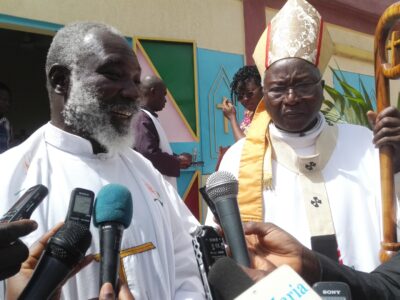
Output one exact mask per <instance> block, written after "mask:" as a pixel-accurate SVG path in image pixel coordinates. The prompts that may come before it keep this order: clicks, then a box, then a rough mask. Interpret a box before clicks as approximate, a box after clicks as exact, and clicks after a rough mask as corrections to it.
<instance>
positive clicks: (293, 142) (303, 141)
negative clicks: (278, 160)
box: [269, 113, 326, 149]
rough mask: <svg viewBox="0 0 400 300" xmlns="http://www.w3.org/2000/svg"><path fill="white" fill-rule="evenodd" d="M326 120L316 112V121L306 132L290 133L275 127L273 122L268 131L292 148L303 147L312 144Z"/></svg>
mask: <svg viewBox="0 0 400 300" xmlns="http://www.w3.org/2000/svg"><path fill="white" fill-rule="evenodd" d="M325 125H326V122H325V118H324V116H323V114H322V113H319V114H318V121H317V123H316V124H315V126H314V127H313V128H311V129H310V130H308V131H306V132H302V133H301V134H299V133H291V132H287V131H284V130H281V129H279V128H277V127H276V126H275V125H274V124H273V123H271V124H270V125H269V132H270V134H271V135H272V136H274V137H275V138H278V139H281V140H283V141H284V142H286V143H287V144H289V145H290V146H291V147H292V148H295V149H296V148H305V147H309V146H311V145H313V144H314V143H315V141H316V140H317V137H318V136H319V135H320V134H321V132H322V130H323V128H324V127H325Z"/></svg>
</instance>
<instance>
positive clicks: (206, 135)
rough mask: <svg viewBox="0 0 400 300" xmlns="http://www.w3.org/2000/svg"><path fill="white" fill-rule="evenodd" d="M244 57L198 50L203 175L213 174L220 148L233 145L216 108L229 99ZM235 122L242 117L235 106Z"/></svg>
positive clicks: (241, 110) (239, 106)
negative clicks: (224, 98)
mask: <svg viewBox="0 0 400 300" xmlns="http://www.w3.org/2000/svg"><path fill="white" fill-rule="evenodd" d="M243 62H244V58H243V55H237V54H230V53H226V52H219V51H213V50H208V49H202V48H198V49H197V64H198V68H197V70H198V93H199V94H198V95H199V112H200V139H201V140H200V147H201V156H202V160H203V161H204V167H203V174H210V173H212V172H214V171H215V165H216V163H217V158H218V149H219V146H229V145H232V144H233V143H234V138H233V135H232V129H231V128H230V125H229V132H228V133H225V132H224V126H223V124H224V116H223V113H222V110H221V109H217V105H218V104H220V103H221V102H222V98H223V97H224V96H225V97H227V98H230V88H229V85H230V82H231V80H232V77H233V75H234V74H235V73H236V71H237V70H238V69H239V68H240V67H242V66H243ZM237 111H238V119H239V120H241V119H242V116H243V107H242V106H241V105H240V104H239V105H238V106H237Z"/></svg>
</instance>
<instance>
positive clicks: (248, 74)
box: [222, 66, 263, 141]
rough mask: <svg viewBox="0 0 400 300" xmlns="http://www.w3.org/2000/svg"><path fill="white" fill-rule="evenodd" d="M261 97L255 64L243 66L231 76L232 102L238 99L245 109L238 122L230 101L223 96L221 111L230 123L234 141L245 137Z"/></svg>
mask: <svg viewBox="0 0 400 300" xmlns="http://www.w3.org/2000/svg"><path fill="white" fill-rule="evenodd" d="M262 97H263V92H262V88H261V77H260V74H259V73H258V70H257V68H256V66H244V67H242V68H240V69H239V70H238V71H237V72H236V74H235V75H234V76H233V79H232V83H231V99H232V100H233V102H234V103H236V101H239V102H240V104H242V105H243V106H244V108H245V109H246V110H245V112H244V116H243V120H242V122H241V123H240V125H239V124H238V120H237V119H236V109H235V106H234V105H233V103H232V101H229V100H228V99H226V98H224V101H223V103H222V105H223V107H222V111H223V113H224V116H225V117H226V118H227V119H228V120H229V122H230V123H231V127H232V131H233V136H234V138H235V141H238V140H239V139H241V138H243V137H245V135H246V131H247V128H248V127H249V126H250V123H251V120H252V119H253V115H254V111H255V110H256V108H257V105H258V103H259V102H260V100H261V99H262Z"/></svg>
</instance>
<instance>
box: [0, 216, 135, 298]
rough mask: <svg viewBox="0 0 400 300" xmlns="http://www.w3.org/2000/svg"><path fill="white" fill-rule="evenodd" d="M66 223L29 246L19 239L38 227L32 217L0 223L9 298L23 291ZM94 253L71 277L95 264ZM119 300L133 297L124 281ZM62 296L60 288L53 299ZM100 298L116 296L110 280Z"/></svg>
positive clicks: (0, 264) (0, 257)
mask: <svg viewBox="0 0 400 300" xmlns="http://www.w3.org/2000/svg"><path fill="white" fill-rule="evenodd" d="M62 225H63V223H59V224H57V225H56V226H54V227H53V228H52V229H51V230H50V231H48V232H47V233H45V234H44V235H43V236H42V237H41V238H40V239H39V240H38V241H37V242H36V243H34V244H33V245H32V246H31V247H30V248H29V249H28V247H27V246H26V245H25V244H24V243H23V242H21V240H19V238H20V237H23V236H25V235H28V234H29V233H31V232H32V231H34V230H36V229H37V227H38V225H37V223H36V222H35V221H32V220H20V221H15V222H11V223H3V224H0V280H5V279H7V278H8V279H7V287H6V299H17V298H18V296H19V295H20V294H21V293H22V291H23V289H24V288H25V286H26V285H27V284H28V281H29V280H30V278H31V277H32V274H33V271H34V270H35V267H36V266H37V264H38V262H39V259H40V256H41V255H42V253H43V252H44V250H45V248H46V245H47V242H48V241H49V239H50V238H51V237H52V236H53V235H54V234H55V233H56V232H57V231H58V230H59V229H60V228H61V226H62ZM93 260H94V256H93V255H90V254H89V255H87V256H86V257H85V259H84V260H83V261H82V262H80V263H79V264H78V265H77V266H76V267H75V268H74V270H73V271H72V273H71V275H70V277H72V276H74V275H75V274H76V273H78V272H79V271H80V270H81V269H83V268H84V267H86V266H87V265H88V264H90V263H92V261H93ZM117 293H118V298H117V299H119V300H133V299H134V297H133V295H132V294H131V292H130V291H129V288H128V286H127V285H126V284H125V283H122V282H120V284H119V287H118V291H117ZM60 297H61V289H60V290H58V291H57V292H56V293H54V295H53V297H52V300H58V299H60ZM98 299H99V300H110V299H113V300H114V299H116V295H115V292H114V289H113V286H112V285H111V283H108V282H107V283H105V284H104V285H103V286H102V287H101V289H100V292H99V298H98Z"/></svg>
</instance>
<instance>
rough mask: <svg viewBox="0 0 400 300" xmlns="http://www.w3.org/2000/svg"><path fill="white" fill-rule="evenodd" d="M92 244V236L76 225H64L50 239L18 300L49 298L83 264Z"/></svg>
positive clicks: (86, 229) (82, 226) (69, 223)
mask: <svg viewBox="0 0 400 300" xmlns="http://www.w3.org/2000/svg"><path fill="white" fill-rule="evenodd" d="M91 241H92V234H91V233H90V231H89V230H88V228H86V227H85V226H84V225H82V224H80V223H77V222H67V223H65V224H64V225H63V226H62V227H61V228H60V229H59V230H58V231H57V233H56V234H55V235H54V236H53V237H51V238H50V240H49V242H48V244H47V246H46V249H45V251H44V253H43V254H42V256H41V258H40V260H39V263H38V265H37V267H36V269H35V271H34V272H33V275H32V278H31V279H30V280H29V282H28V285H27V286H26V287H25V289H24V290H23V291H22V294H21V295H20V296H19V298H18V299H19V300H28V299H48V298H50V297H51V296H52V294H53V293H54V292H55V291H56V290H57V289H58V288H59V287H61V285H62V284H63V283H64V281H65V280H66V279H67V278H68V276H69V275H70V273H71V271H72V270H73V269H74V267H75V266H76V265H77V264H78V263H79V262H80V261H82V259H83V258H84V257H85V253H86V251H87V249H88V248H89V246H90V243H91Z"/></svg>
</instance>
